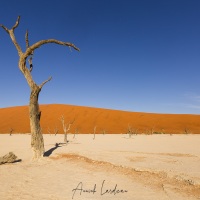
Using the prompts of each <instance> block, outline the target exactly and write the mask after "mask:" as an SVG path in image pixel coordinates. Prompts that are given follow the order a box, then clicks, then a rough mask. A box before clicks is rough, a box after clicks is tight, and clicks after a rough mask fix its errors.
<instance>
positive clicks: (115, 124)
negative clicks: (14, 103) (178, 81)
mask: <svg viewBox="0 0 200 200" xmlns="http://www.w3.org/2000/svg"><path fill="white" fill-rule="evenodd" d="M40 109H41V111H42V117H41V126H42V130H43V133H48V130H50V132H51V133H53V132H54V129H55V128H56V127H57V128H58V130H59V133H63V131H62V125H61V122H60V120H59V119H60V117H61V116H62V115H63V116H64V117H65V121H66V122H70V121H73V120H74V119H75V121H74V123H73V125H72V127H71V130H70V131H71V132H75V130H77V131H78V132H79V133H93V130H94V127H95V126H96V132H97V133H102V132H103V131H105V132H106V133H125V132H127V128H128V126H130V127H132V129H133V130H134V131H135V132H137V133H146V134H150V133H151V132H159V133H161V132H162V133H195V134H196V133H200V115H189V114H152V113H140V112H126V111H118V110H109V109H100V108H91V107H83V106H73V105H60V104H52V105H41V106H40ZM11 128H12V129H14V132H15V133H27V132H30V128H29V118H28V107H27V106H19V107H10V108H1V109H0V133H9V131H10V129H11Z"/></svg>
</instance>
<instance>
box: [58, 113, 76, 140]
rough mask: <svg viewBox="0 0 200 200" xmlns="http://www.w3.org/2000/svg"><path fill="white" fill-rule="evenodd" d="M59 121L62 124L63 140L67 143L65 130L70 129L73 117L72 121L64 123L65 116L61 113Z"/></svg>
mask: <svg viewBox="0 0 200 200" xmlns="http://www.w3.org/2000/svg"><path fill="white" fill-rule="evenodd" d="M60 121H61V123H62V126H63V131H64V142H65V143H66V144H67V132H68V131H69V130H70V128H71V125H72V124H73V123H74V121H75V119H74V120H73V121H70V122H68V123H67V124H66V123H65V118H64V116H63V115H62V116H61V118H60Z"/></svg>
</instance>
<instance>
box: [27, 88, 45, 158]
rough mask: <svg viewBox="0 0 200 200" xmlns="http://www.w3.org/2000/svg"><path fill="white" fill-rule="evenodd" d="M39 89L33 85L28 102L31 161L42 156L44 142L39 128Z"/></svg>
mask: <svg viewBox="0 0 200 200" xmlns="http://www.w3.org/2000/svg"><path fill="white" fill-rule="evenodd" d="M40 91H41V89H40V88H39V87H38V86H37V85H35V86H34V87H33V88H32V89H31V94H30V101H29V117H30V128H31V147H32V150H33V159H38V158H40V157H42V156H43V154H44V152H45V149H44V140H43V135H42V131H41V127H40V117H41V111H40V109H39V104H38V97H39V93H40Z"/></svg>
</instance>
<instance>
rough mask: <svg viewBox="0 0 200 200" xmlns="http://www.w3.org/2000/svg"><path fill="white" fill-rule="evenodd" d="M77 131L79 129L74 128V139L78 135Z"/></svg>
mask: <svg viewBox="0 0 200 200" xmlns="http://www.w3.org/2000/svg"><path fill="white" fill-rule="evenodd" d="M78 131H79V128H76V129H75V132H74V137H73V138H75V136H76V135H77V134H78Z"/></svg>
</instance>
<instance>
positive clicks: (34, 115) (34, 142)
mask: <svg viewBox="0 0 200 200" xmlns="http://www.w3.org/2000/svg"><path fill="white" fill-rule="evenodd" d="M19 22H20V16H18V18H17V21H16V23H15V24H14V26H13V27H12V28H11V29H8V28H7V27H5V26H4V25H2V24H0V26H1V27H2V28H3V29H4V30H5V31H6V32H7V33H8V35H9V36H10V38H11V40H12V43H13V44H14V46H15V48H16V49H17V52H18V55H19V62H18V67H19V69H20V71H21V72H22V74H23V75H24V77H25V79H26V81H27V83H28V85H29V87H30V100H29V118H30V129H31V147H32V150H33V159H38V158H40V157H42V156H43V154H44V151H45V149H44V140H43V135H42V131H41V126H40V118H41V111H40V109H39V104H38V98H39V93H40V91H41V90H42V87H43V86H44V85H45V84H46V83H47V82H48V81H50V80H51V79H52V77H49V78H48V79H47V80H45V81H44V82H42V83H41V84H40V85H37V84H36V83H35V81H34V80H33V77H32V74H31V72H32V70H33V63H32V60H33V55H34V51H35V50H36V49H37V48H39V47H41V46H42V45H44V44H49V43H54V44H58V45H63V46H68V47H72V48H74V49H75V50H77V51H79V48H77V47H76V46H75V45H74V44H72V43H69V42H62V41H59V40H56V39H47V40H40V41H38V42H36V43H35V44H33V45H31V46H30V45H29V38H28V31H26V34H25V42H26V50H25V52H23V51H22V48H21V46H20V45H19V44H18V42H17V40H16V38H15V34H14V31H15V29H16V28H17V27H18V25H19ZM27 59H28V62H29V67H27V62H26V61H27Z"/></svg>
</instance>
